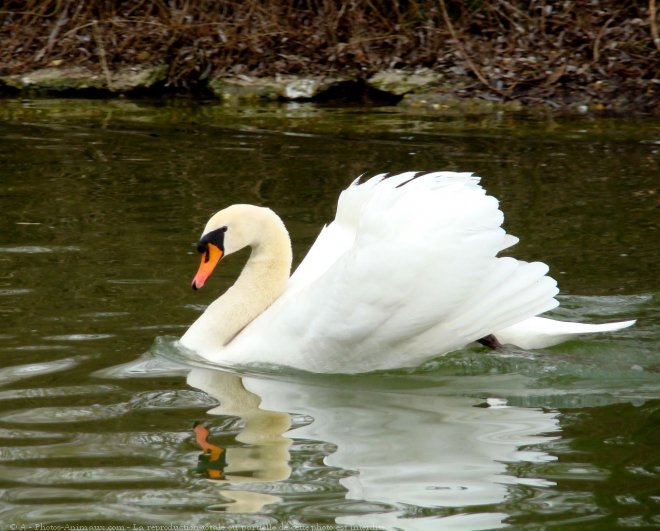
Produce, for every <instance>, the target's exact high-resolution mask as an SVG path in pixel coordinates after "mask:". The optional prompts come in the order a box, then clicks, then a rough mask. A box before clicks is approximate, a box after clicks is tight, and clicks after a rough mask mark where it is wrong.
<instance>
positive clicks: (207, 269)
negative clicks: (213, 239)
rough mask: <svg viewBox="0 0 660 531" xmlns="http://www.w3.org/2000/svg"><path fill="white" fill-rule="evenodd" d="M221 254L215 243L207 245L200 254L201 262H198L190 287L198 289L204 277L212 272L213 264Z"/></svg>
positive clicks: (215, 263)
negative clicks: (204, 250)
mask: <svg viewBox="0 0 660 531" xmlns="http://www.w3.org/2000/svg"><path fill="white" fill-rule="evenodd" d="M222 254H223V253H222V250H221V249H220V248H219V247H218V246H217V245H213V244H212V243H209V244H208V245H207V247H206V252H205V253H203V254H202V263H201V264H199V269H198V270H197V274H196V275H195V278H193V281H192V289H199V288H201V287H202V286H203V285H204V282H206V279H207V278H209V277H210V276H211V273H213V269H214V268H215V266H216V265H218V262H219V261H220V258H222Z"/></svg>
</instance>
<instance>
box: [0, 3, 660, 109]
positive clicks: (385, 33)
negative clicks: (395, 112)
mask: <svg viewBox="0 0 660 531" xmlns="http://www.w3.org/2000/svg"><path fill="white" fill-rule="evenodd" d="M0 40H1V42H3V46H2V48H0V75H2V76H12V75H14V76H18V75H24V74H27V73H29V72H34V71H37V70H41V69H44V68H63V67H66V68H73V67H75V68H79V69H83V70H84V71H88V72H90V75H95V76H97V77H98V79H99V80H100V81H99V83H101V85H103V86H105V87H106V88H110V89H115V87H114V86H113V82H114V81H113V80H114V78H115V77H116V76H117V72H126V71H127V70H129V69H133V70H135V71H148V70H150V69H151V67H154V66H157V67H158V68H160V71H161V72H162V75H161V77H160V78H158V82H155V83H154V84H153V88H154V89H155V90H158V91H163V90H176V91H183V92H190V93H195V92H202V93H207V91H208V90H209V80H210V79H212V78H213V79H218V78H228V77H229V78H234V79H236V78H241V77H242V76H256V77H273V76H276V75H294V76H316V77H320V76H324V77H331V78H332V77H335V78H338V77H342V76H343V77H349V78H350V79H352V80H358V81H360V80H367V79H370V78H373V77H374V75H376V74H379V73H380V72H382V71H385V70H388V69H392V68H394V69H401V68H404V69H408V70H409V71H411V72H412V71H415V70H419V69H421V68H424V69H427V70H430V71H432V72H434V73H436V74H437V75H438V76H441V77H442V83H440V84H438V83H436V84H435V85H432V87H431V88H432V90H435V91H437V92H438V93H440V94H450V95H451V96H452V97H454V98H480V99H484V100H489V101H499V102H506V101H517V102H521V103H523V104H525V105H536V104H543V105H546V106H550V107H554V108H565V107H567V106H571V105H575V104H580V103H582V102H588V103H589V104H590V106H591V107H592V108H595V109H603V110H613V111H616V112H631V111H632V112H642V113H659V112H660V110H659V108H660V104H659V103H658V102H659V97H658V94H659V93H660V40H659V39H658V8H657V6H656V2H655V0H623V1H622V0H596V1H588V2H587V1H586V0H584V1H578V2H552V1H549V0H539V1H536V0H527V1H524V0H509V1H507V2H503V1H498V0H472V1H469V2H463V1H456V0H418V1H415V0H409V1H386V0H369V1H366V0H364V1H363V0H350V1H339V0H245V1H242V2H237V1H235V0H234V1H231V0H198V1H195V2H191V1H189V0H170V1H168V0H142V1H134V0H130V1H129V0H119V1H116V2H108V1H105V0H90V1H88V2H77V1H74V0H27V1H25V0H23V1H17V0H16V1H12V0H8V1H6V2H4V3H3V8H2V9H1V10H0ZM8 86H11V84H9V85H8ZM115 91H117V90H115ZM120 92H121V91H120Z"/></svg>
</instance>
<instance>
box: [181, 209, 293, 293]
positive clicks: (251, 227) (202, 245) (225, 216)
mask: <svg viewBox="0 0 660 531" xmlns="http://www.w3.org/2000/svg"><path fill="white" fill-rule="evenodd" d="M273 219H276V220H277V221H278V222H280V221H279V218H278V217H277V216H276V215H275V213H274V212H273V211H272V210H270V209H269V208H264V207H258V206H254V205H232V206H230V207H227V208H225V209H224V210H221V211H220V212H218V213H217V214H215V215H213V216H212V217H211V219H209V221H208V223H207V224H206V227H204V232H203V233H202V237H201V238H200V239H199V242H198V243H197V251H198V252H199V253H200V254H201V255H202V261H201V263H200V265H199V269H198V270H197V274H196V275H195V277H194V278H193V281H192V288H193V289H195V290H197V289H199V288H201V287H202V286H203V285H204V283H205V282H206V279H208V278H209V276H210V275H211V273H212V272H213V270H214V269H215V266H217V265H218V262H219V261H220V260H221V259H222V258H223V257H224V256H227V255H229V254H231V253H234V252H236V251H240V250H241V249H243V248H244V247H248V246H252V247H255V246H256V245H258V244H259V242H260V241H261V239H262V238H263V237H264V232H265V229H266V227H267V226H268V225H272V223H273ZM280 223H281V222H280Z"/></svg>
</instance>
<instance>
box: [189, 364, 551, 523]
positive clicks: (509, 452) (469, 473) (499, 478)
mask: <svg viewBox="0 0 660 531" xmlns="http://www.w3.org/2000/svg"><path fill="white" fill-rule="evenodd" d="M188 383H189V384H190V385H191V386H193V387H195V388H198V389H201V390H203V391H205V392H206V393H208V394H209V395H211V396H213V397H214V398H216V399H217V400H218V401H219V402H220V406H218V407H216V408H214V409H212V410H211V411H210V412H209V413H211V414H218V415H233V416H239V417H241V418H242V419H243V422H244V427H243V429H242V431H241V433H240V434H239V435H238V436H237V437H236V439H237V440H238V441H240V442H242V443H245V444H246V447H243V448H227V453H226V461H227V464H226V468H225V470H224V479H223V480H222V482H223V484H224V485H226V486H227V488H226V489H223V490H222V495H223V496H224V497H226V498H230V499H231V500H233V501H234V503H233V504H232V503H229V504H227V505H226V510H227V511H231V512H250V511H254V512H259V511H261V510H262V508H263V507H264V506H265V505H266V504H270V503H278V502H280V501H281V498H278V497H276V496H274V495H272V494H270V493H269V492H268V491H269V490H272V486H271V487H270V488H269V486H268V485H266V483H271V485H272V482H277V481H286V480H287V479H289V477H290V475H291V468H290V465H289V463H290V459H289V458H290V455H289V447H290V445H291V443H292V440H293V439H306V440H310V439H311V440H316V441H324V442H327V443H331V444H333V445H335V446H336V450H335V451H334V452H333V453H331V454H330V455H328V456H326V458H325V460H324V463H325V464H326V465H327V466H331V467H337V468H339V469H342V470H343V471H345V473H346V476H345V477H343V478H341V479H339V482H340V483H341V485H342V486H343V487H344V488H345V489H346V495H345V497H346V499H347V500H358V501H363V502H368V503H370V504H372V505H373V504H374V503H375V504H378V509H380V511H379V512H370V513H368V514H364V508H363V509H362V512H360V513H356V514H351V513H350V510H349V511H348V512H347V513H344V516H340V517H338V518H337V520H336V523H337V524H343V525H355V526H374V527H383V528H393V527H401V526H403V527H405V528H406V529H438V525H442V526H443V528H454V527H456V528H461V529H491V528H495V527H504V526H506V523H505V519H506V518H507V516H508V515H507V514H505V513H503V512H485V511H484V512H479V510H478V509H471V510H470V512H469V513H465V512H464V513H462V514H452V515H450V516H446V517H423V518H408V517H407V516H406V514H407V512H409V511H408V509H410V508H411V507H412V508H418V507H422V508H443V507H444V508H459V507H474V506H481V505H489V504H497V503H501V502H503V501H505V500H506V498H507V493H508V489H509V488H510V487H509V486H510V485H521V484H524V485H533V486H550V485H552V483H551V482H549V481H547V480H544V479H540V478H528V477H524V478H523V477H515V476H513V475H511V474H510V473H509V472H508V469H507V464H508V463H516V462H523V461H525V462H533V463H538V462H545V461H551V460H554V459H555V458H554V457H553V456H551V455H549V454H547V453H545V452H543V451H540V450H538V449H530V448H527V447H528V446H530V445H539V444H542V443H546V442H548V441H550V440H552V439H554V438H557V435H556V434H557V432H558V431H559V424H558V421H557V414H556V413H552V412H544V411H542V410H540V409H529V408H519V407H510V406H507V405H506V404H505V402H504V401H497V400H489V401H488V403H487V404H483V401H480V400H477V399H473V398H469V397H461V396H442V395H438V394H437V390H436V389H434V388H429V389H412V390H410V389H409V390H397V391H391V390H382V389H361V388H355V386H346V385H343V386H332V385H330V384H328V385H322V384H321V385H319V382H318V381H316V382H312V383H310V382H304V381H302V382H301V381H296V382H292V381H278V380H273V379H261V378H254V377H240V376H237V375H234V374H229V373H224V372H219V371H212V370H207V369H193V370H192V371H191V372H190V373H189V375H188ZM480 402H481V404H480ZM477 405H485V406H487V407H475V406H477ZM289 412H295V413H297V414H304V415H307V416H309V417H310V418H311V419H313V421H312V422H311V423H309V424H307V425H304V426H301V427H296V428H294V429H290V427H291V417H290V415H289ZM552 433H554V435H552ZM248 445H249V446H248ZM248 483H249V487H248V486H247V484H248ZM259 484H263V489H262V490H263V492H259V490H260V489H259ZM243 486H245V487H248V488H244V487H243ZM358 505H359V504H358ZM440 521H441V522H442V524H441V522H440Z"/></svg>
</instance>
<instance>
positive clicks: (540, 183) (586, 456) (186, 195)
mask: <svg viewBox="0 0 660 531" xmlns="http://www.w3.org/2000/svg"><path fill="white" fill-rule="evenodd" d="M0 116H1V117H2V121H1V123H0V163H1V166H0V167H1V168H2V170H1V171H2V173H1V176H0V182H1V183H2V186H1V188H0V191H1V193H2V195H1V199H0V201H1V202H0V209H1V211H2V217H1V218H0V220H1V223H2V229H1V233H0V234H1V240H0V348H1V352H2V368H1V369H0V382H2V384H3V386H2V388H0V401H1V403H2V416H1V418H0V439H1V441H0V444H1V450H0V459H1V460H2V464H3V468H2V469H1V470H0V482H1V485H0V488H1V489H2V490H3V492H2V494H3V496H2V497H3V500H4V502H3V507H2V512H1V513H0V521H2V522H3V528H5V527H8V526H10V525H12V524H13V525H16V526H19V527H20V526H22V525H26V526H32V527H31V528H35V526H36V525H37V524H39V525H42V526H46V525H60V526H64V525H67V524H69V525H71V524H77V525H80V526H83V525H86V526H92V525H100V526H106V527H107V526H111V525H114V526H123V527H124V528H125V529H133V528H134V527H137V528H139V526H147V525H162V526H170V525H174V526H183V525H189V526H195V527H196V528H198V529H204V526H207V527H206V528H207V529H211V528H213V526H215V527H216V528H218V529H227V528H231V526H244V527H247V528H252V529H267V528H268V527H269V526H270V527H271V528H273V529H277V528H283V529H286V528H295V527H298V528H302V529H304V528H307V529H314V527H313V526H314V525H316V526H327V527H326V528H327V529H331V528H337V529H340V528H342V527H343V526H345V527H349V526H356V527H362V528H378V529H381V528H382V529H406V530H407V529H492V528H498V527H511V528H515V529H525V528H527V529H538V528H541V527H544V526H545V527H559V528H561V529H612V528H615V527H619V528H625V527H646V528H648V527H653V526H656V527H658V526H660V497H659V496H658V484H659V482H658V476H659V475H660V459H659V458H660V450H658V441H659V440H660V418H659V417H658V415H659V414H660V413H659V406H660V401H659V400H658V398H659V396H660V376H659V375H658V372H659V370H660V357H659V355H658V288H659V282H658V278H659V275H658V267H657V254H658V234H657V220H658V195H657V192H658V176H659V173H658V161H659V160H660V128H659V127H658V124H657V122H651V121H643V120H638V121H635V120H621V119H619V120H613V119H598V120H595V119H593V120H592V119H587V118H581V119H576V118H574V119H568V118H566V119H562V120H559V119H554V120H553V119H548V118H547V117H536V118H535V117H516V116H498V115H493V116H471V117H464V116H444V117H439V116H435V115H424V114H414V113H404V112H400V111H395V110H392V109H387V108H382V109H370V110H368V109H333V108H318V107H314V106H311V105H294V106H291V105H290V106H270V107H263V108H260V107H252V108H223V107H218V106H214V105H192V104H187V103H178V104H177V103H176V102H175V103H173V104H168V105H158V104H150V103H148V102H130V101H116V102H94V101H66V100H60V101H58V100H47V101H4V102H0ZM407 169H420V170H433V169H448V170H472V171H475V172H477V173H478V174H480V175H482V176H483V181H482V182H483V184H484V186H485V187H486V188H487V189H488V190H489V192H491V193H492V194H494V195H496V196H497V197H499V198H500V200H501V204H502V208H503V210H504V212H505V215H506V227H507V229H508V230H509V231H510V232H511V233H513V234H516V235H517V236H519V237H520V238H521V243H520V244H518V245H517V246H516V247H515V248H514V250H513V253H514V254H515V256H517V257H520V258H524V259H528V260H537V259H541V260H543V261H546V262H547V263H548V264H549V265H550V267H551V273H552V274H553V275H554V276H555V278H557V279H558V281H559V283H560V287H561V289H562V296H561V302H562V307H561V308H560V309H559V310H557V311H556V312H555V314H556V315H557V316H558V317H559V318H566V319H576V320H580V319H582V320H587V321H607V320H618V319H627V318H632V317H634V318H638V319H639V322H638V324H637V325H636V326H635V327H633V328H630V329H627V330H623V331H621V332H618V333H616V334H612V335H608V336H599V337H590V338H584V339H582V340H580V341H573V342H571V343H567V344H564V345H561V346H558V347H554V348H552V349H547V350H543V351H537V352H524V351H519V350H516V349H507V350H505V351H504V352H501V353H486V352H485V351H484V350H483V349H481V348H479V347H473V348H468V349H466V350H464V351H461V352H456V353H452V354H450V355H448V356H446V357H443V358H438V359H436V360H433V361H430V362H428V363H427V364H425V365H423V366H422V367H419V368H417V369H414V370H400V371H391V372H386V373H381V374H373V375H362V376H318V375H305V374H300V373H294V372H287V371H281V370H280V371H278V370H273V369H264V371H263V372H261V373H258V374H250V375H245V374H244V375H237V374H231V373H222V372H217V371H209V369H208V367H205V366H204V364H203V363H192V364H190V365H189V366H184V365H181V363H175V362H173V361H172V360H173V359H174V360H179V362H180V361H181V359H182V353H181V352H180V351H179V350H177V348H176V345H175V339H176V337H178V336H180V335H181V333H182V332H183V331H184V330H185V329H186V327H187V326H188V325H189V324H190V323H191V322H192V321H193V320H194V318H195V317H196V316H197V315H198V314H199V312H200V311H202V310H203V308H204V307H205V305H206V304H208V303H209V302H210V301H211V300H213V298H215V296H216V295H217V291H220V290H222V289H224V288H226V287H227V286H229V285H230V284H231V282H232V281H233V279H234V278H235V276H236V275H237V274H238V272H239V271H240V269H241V267H242V259H241V258H240V257H236V258H232V260H227V261H226V262H223V268H222V272H220V271H218V273H220V274H216V275H215V276H214V277H213V279H212V280H211V281H210V283H209V285H208V286H207V287H205V289H204V290H203V291H201V292H197V293H193V292H192V291H191V290H190V287H189V283H190V279H191V277H192V274H193V273H194V271H195V269H196V267H197V260H198V258H197V255H196V251H195V249H194V243H195V242H196V240H197V238H198V236H199V233H200V231H201V229H202V227H203V225H204V223H205V222H206V220H207V218H208V216H209V215H210V214H211V213H212V212H214V211H215V210H218V209H220V208H221V207H223V206H226V205H228V204H231V203H234V202H249V203H257V204H264V205H268V206H270V207H271V208H273V209H274V210H276V211H277V212H279V213H280V214H281V215H282V217H283V219H284V221H285V223H286V224H287V226H288V227H289V229H290V232H291V234H292V237H293V240H294V254H295V257H296V260H299V259H300V258H301V257H302V256H303V255H304V254H305V252H306V250H307V248H308V247H309V245H310V244H311V242H312V241H313V239H314V238H315V236H316V234H317V233H318V231H319V229H320V227H321V226H322V224H323V223H325V222H327V221H329V220H330V219H331V218H332V216H333V214H334V207H335V203H336V198H337V195H338V193H339V192H340V191H341V190H342V189H343V188H344V187H345V186H346V185H347V184H348V183H349V182H350V181H351V180H352V179H354V178H355V177H356V176H357V175H359V174H362V173H365V172H366V173H368V174H373V173H377V172H380V171H401V170H407ZM199 423H201V425H202V426H204V427H205V428H206V429H208V432H209V433H208V435H207V436H204V435H203V434H202V432H195V431H194V430H193V426H194V425H196V424H199ZM199 429H200V428H198V430H199ZM200 434H201V435H200ZM200 445H201V446H200ZM202 447H205V448H207V449H208V451H209V452H210V453H209V454H204V452H203V450H202ZM318 528H320V527H317V529H318Z"/></svg>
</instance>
